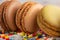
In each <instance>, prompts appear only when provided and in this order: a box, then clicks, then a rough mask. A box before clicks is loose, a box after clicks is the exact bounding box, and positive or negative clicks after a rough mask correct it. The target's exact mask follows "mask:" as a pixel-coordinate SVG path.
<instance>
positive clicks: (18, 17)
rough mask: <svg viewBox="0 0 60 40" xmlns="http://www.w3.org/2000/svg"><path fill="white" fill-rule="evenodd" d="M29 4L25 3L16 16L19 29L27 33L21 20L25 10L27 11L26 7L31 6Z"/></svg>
mask: <svg viewBox="0 0 60 40" xmlns="http://www.w3.org/2000/svg"><path fill="white" fill-rule="evenodd" d="M29 3H30V2H29ZM29 3H27V2H26V3H24V4H23V5H22V6H21V7H20V8H19V9H18V11H17V14H16V25H17V27H18V28H19V29H20V30H21V31H26V30H25V28H24V27H22V26H21V25H22V24H21V19H22V15H23V12H24V10H25V9H26V7H27V6H28V5H29Z"/></svg>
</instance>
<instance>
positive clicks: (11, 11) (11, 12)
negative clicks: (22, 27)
mask: <svg viewBox="0 0 60 40" xmlns="http://www.w3.org/2000/svg"><path fill="white" fill-rule="evenodd" d="M20 6H21V4H20V2H18V1H11V3H10V4H9V5H8V6H7V7H6V9H5V15H6V22H7V24H8V26H9V28H10V29H11V31H16V30H17V27H16V24H15V15H16V11H17V9H18V8H19V7H20Z"/></svg>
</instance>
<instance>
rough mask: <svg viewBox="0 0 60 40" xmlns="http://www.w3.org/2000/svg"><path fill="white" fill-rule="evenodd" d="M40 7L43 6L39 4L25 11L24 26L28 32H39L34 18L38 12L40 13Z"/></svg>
mask: <svg viewBox="0 0 60 40" xmlns="http://www.w3.org/2000/svg"><path fill="white" fill-rule="evenodd" d="M42 7H43V6H42V5H41V4H35V5H33V6H31V8H30V9H29V10H28V11H27V14H26V16H25V17H24V25H25V28H26V30H27V31H28V32H30V33H32V32H36V31H37V30H39V27H38V25H37V20H36V17H37V14H38V11H40V10H41V8H42Z"/></svg>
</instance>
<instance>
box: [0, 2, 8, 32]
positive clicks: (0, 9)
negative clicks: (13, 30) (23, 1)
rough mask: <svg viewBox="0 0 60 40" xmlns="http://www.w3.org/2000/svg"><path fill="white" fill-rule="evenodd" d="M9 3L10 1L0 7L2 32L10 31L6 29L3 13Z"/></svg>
mask: <svg viewBox="0 0 60 40" xmlns="http://www.w3.org/2000/svg"><path fill="white" fill-rule="evenodd" d="M7 3H8V4H9V1H5V2H3V3H2V4H1V5H0V26H1V28H2V29H3V30H2V31H8V29H7V28H6V26H5V24H4V20H3V11H4V7H5V5H6V4H7Z"/></svg>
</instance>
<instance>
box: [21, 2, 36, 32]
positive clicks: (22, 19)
mask: <svg viewBox="0 0 60 40" xmlns="http://www.w3.org/2000/svg"><path fill="white" fill-rule="evenodd" d="M27 3H29V5H28V6H26V8H25V10H24V11H23V13H22V14H23V15H22V18H21V24H22V27H23V30H24V31H25V32H28V31H27V30H26V28H25V25H24V18H25V16H26V14H27V11H28V10H29V9H30V8H31V6H32V5H34V4H35V3H34V2H27Z"/></svg>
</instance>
